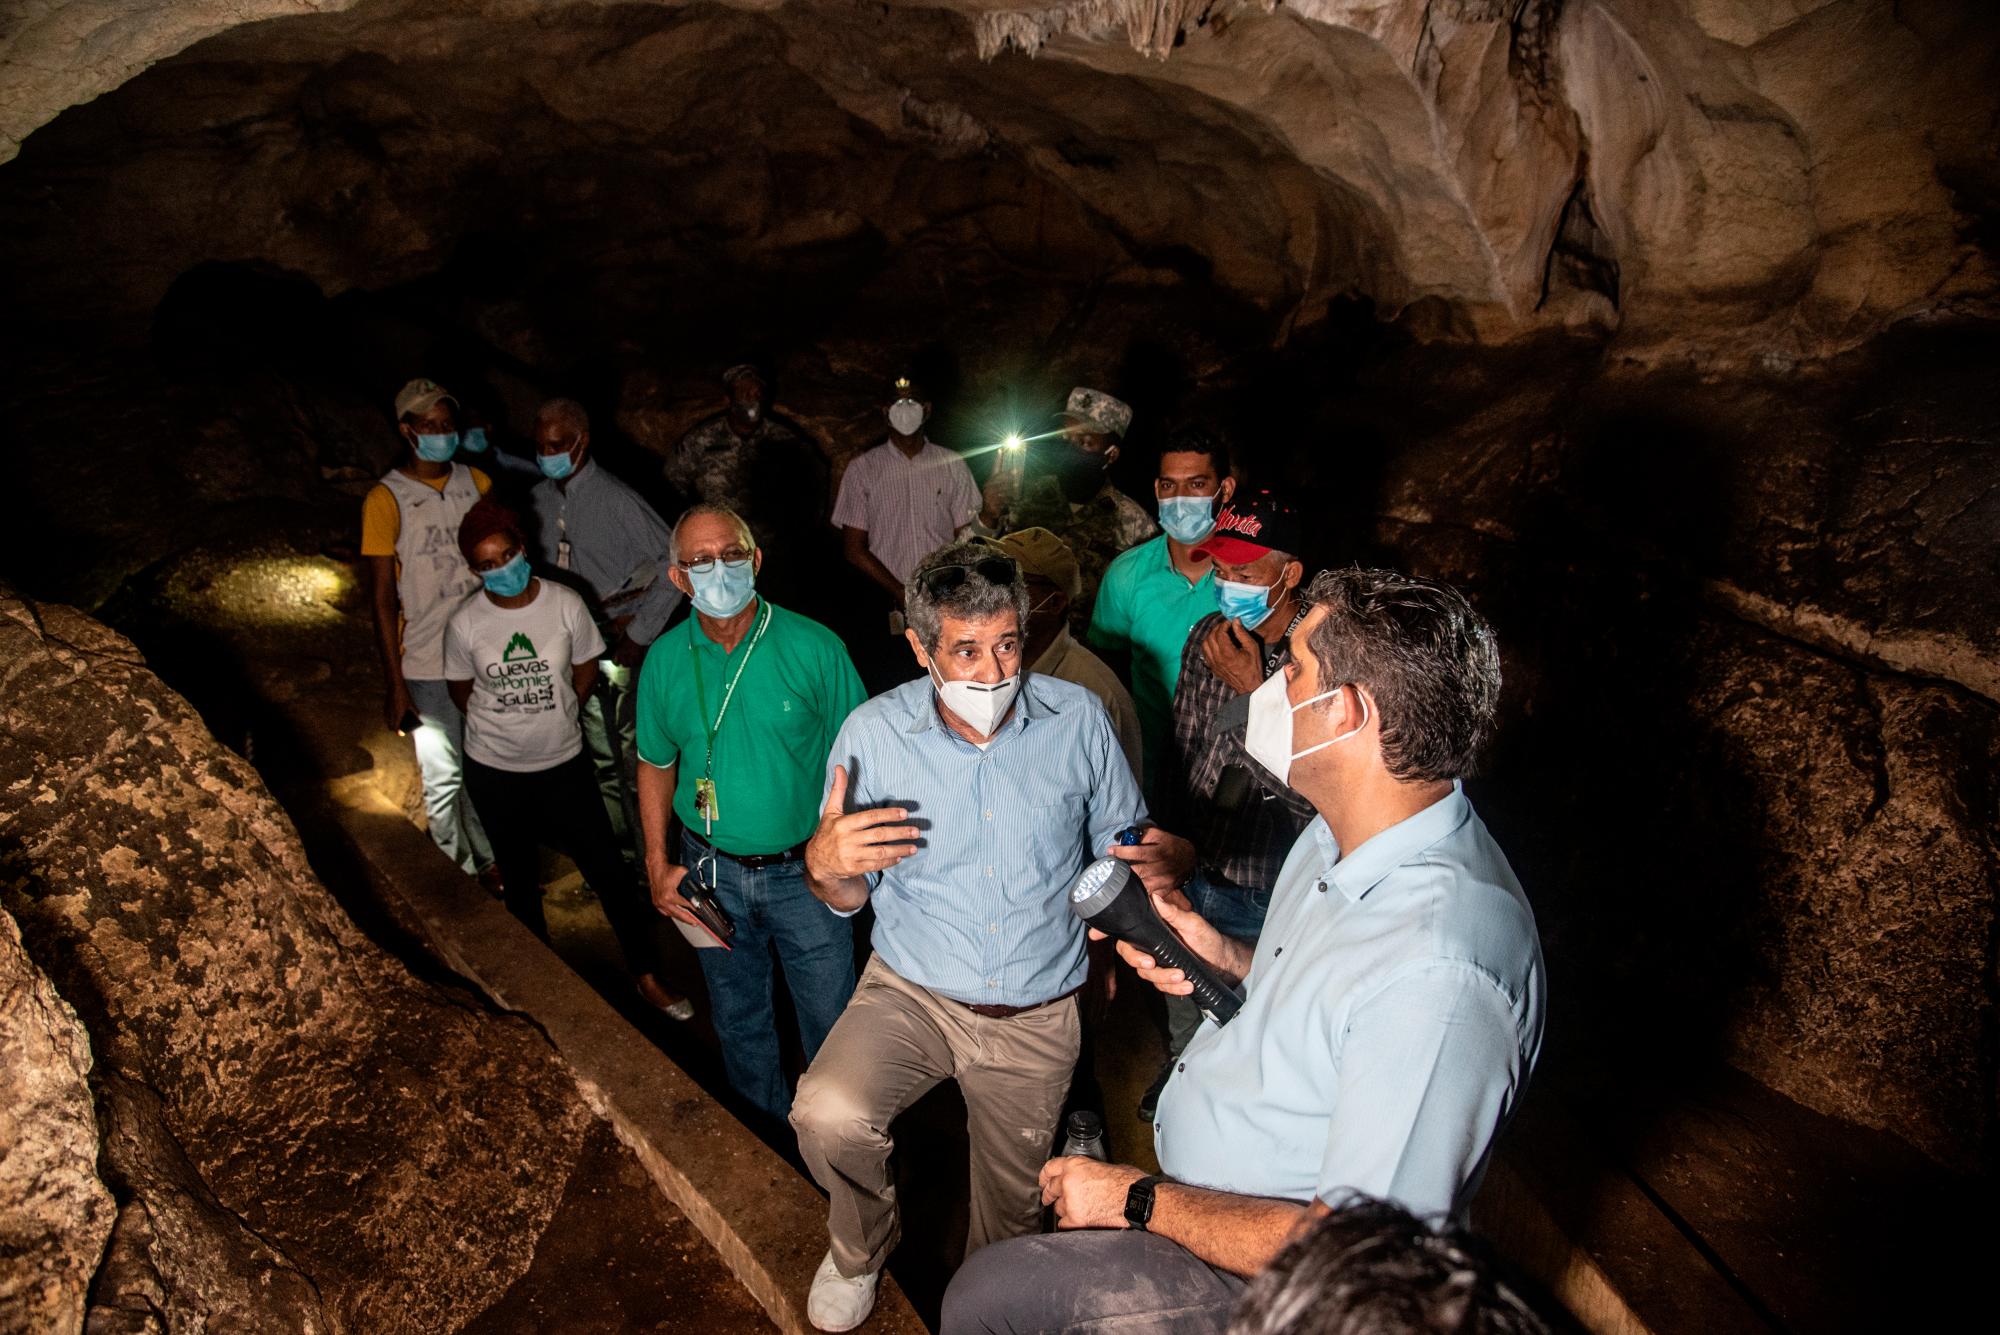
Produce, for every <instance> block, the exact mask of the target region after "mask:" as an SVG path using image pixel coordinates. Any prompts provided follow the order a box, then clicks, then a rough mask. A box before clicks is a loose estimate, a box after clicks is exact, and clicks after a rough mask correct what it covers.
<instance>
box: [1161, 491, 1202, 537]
mask: <svg viewBox="0 0 2000 1335" xmlns="http://www.w3.org/2000/svg"><path fill="white" fill-rule="evenodd" d="M1160 527H1161V528H1163V529H1165V530H1166V531H1167V536H1168V537H1170V538H1172V539H1173V540H1174V541H1175V542H1179V543H1192V542H1200V541H1201V540H1202V539H1203V538H1205V537H1207V536H1208V535H1209V534H1210V533H1212V532H1214V531H1215V497H1213V496H1169V497H1167V499H1165V500H1164V501H1161V502H1160Z"/></svg>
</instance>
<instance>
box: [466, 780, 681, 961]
mask: <svg viewBox="0 0 2000 1335" xmlns="http://www.w3.org/2000/svg"><path fill="white" fill-rule="evenodd" d="M465 791H466V792H467V793H469V794H470V795H471V797H472V808H473V810H474V811H477V812H478V813H479V819H480V823H481V824H483V825H485V826H486V827H487V829H488V831H489V833H488V835H487V838H488V839H489V840H490V841H491V842H492V844H493V861H494V862H495V863H497V864H498V865H499V868H500V879H501V880H502V881H504V882H505V883H506V886H507V911H508V912H509V913H512V914H513V915H514V916H515V917H516V918H519V919H520V920H521V921H522V922H523V923H524V924H526V925H527V928H528V930H529V931H531V932H533V933H534V934H535V935H536V936H538V937H540V938H541V939H542V940H544V941H546V940H548V939H549V926H548V921H547V919H546V918H544V917H543V916H542V877H541V859H540V856H539V853H540V849H541V846H542V845H543V844H547V845H548V846H549V847H550V848H553V849H555V850H556V851H557V852H559V853H563V854H565V855H566V856H568V858H569V859H570V861H572V862H574V863H575V864H576V869H577V870H578V871H580V872H582V873H583V879H584V881H585V883H587V884H588V885H589V886H590V888H591V890H592V891H594V892H595V893H596V895H597V900H598V902H599V903H600V904H602V905H603V906H604V916H605V917H606V918H608V919H610V920H611V930H612V931H613V932H614V933H616V934H617V937H618V948H619V949H620V950H622V951H623V952H624V953H625V966H626V967H627V968H628V969H630V970H631V971H632V973H633V974H634V976H638V975H642V974H649V973H652V972H653V970H654V969H655V968H656V967H657V966H658V965H659V962H660V948H659V939H658V936H657V933H658V932H659V930H660V926H661V924H662V923H663V922H664V921H665V919H663V918H661V917H660V915H659V914H658V913H657V912H655V911H654V909H653V903H652V900H651V898H650V897H649V896H646V895H643V894H641V893H640V892H639V887H638V886H637V885H636V884H634V883H633V879H632V874H631V873H630V872H629V871H627V870H626V868H625V859H624V857H623V856H622V855H621V854H620V852H619V849H618V837H617V836H616V835H615V834H613V833H612V832H611V819H610V817H608V816H607V815H605V813H604V803H603V801H602V800H601V799H600V797H599V794H598V791H597V775H596V772H595V771H594V770H593V769H592V768H591V763H590V756H589V753H587V752H579V753H578V754H577V755H574V756H571V757H570V758H569V759H568V760H565V761H563V762H562V764H560V765H555V766H551V767H550V768H548V769H543V770H533V771H530V772H527V773H516V772H514V771H513V770H504V769H494V768H493V767H492V766H490V765H482V764H480V763H479V762H478V761H476V760H474V759H473V758H472V757H471V756H467V757H466V758H465Z"/></svg>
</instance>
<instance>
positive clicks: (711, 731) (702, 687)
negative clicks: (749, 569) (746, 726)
mask: <svg viewBox="0 0 2000 1335" xmlns="http://www.w3.org/2000/svg"><path fill="white" fill-rule="evenodd" d="M770 624H771V604H770V603H769V602H768V601H766V602H765V604H764V615H763V616H761V617H759V618H757V629H756V630H754V631H752V632H751V633H750V643H749V644H748V645H746V646H745V647H744V650H743V657H742V658H740V659H738V660H737V662H736V671H735V672H734V673H733V674H731V676H730V678H729V684H728V685H727V686H725V687H723V688H722V706H721V707H720V708H719V709H717V710H716V711H715V722H713V723H710V722H709V721H708V683H707V682H705V681H703V680H702V671H701V652H700V651H699V650H698V649H696V648H695V647H694V633H695V630H696V629H697V628H698V625H699V623H697V625H696V626H689V627H688V657H689V658H690V659H691V660H693V662H694V703H695V708H696V709H698V710H700V711H701V726H702V730H703V731H704V732H706V733H707V734H708V759H707V761H706V762H705V763H704V764H703V766H702V773H703V774H705V775H708V776H710V777H713V776H714V774H715V734H716V733H718V732H720V731H721V730H722V718H723V715H725V714H727V713H728V712H729V702H730V700H732V699H733V698H735V695H736V683H737V682H739V681H742V680H743V669H744V668H746V667H748V666H750V655H752V654H754V653H756V652H757V642H758V641H759V640H761V639H763V638H764V628H765V627H766V626H768V625H770Z"/></svg>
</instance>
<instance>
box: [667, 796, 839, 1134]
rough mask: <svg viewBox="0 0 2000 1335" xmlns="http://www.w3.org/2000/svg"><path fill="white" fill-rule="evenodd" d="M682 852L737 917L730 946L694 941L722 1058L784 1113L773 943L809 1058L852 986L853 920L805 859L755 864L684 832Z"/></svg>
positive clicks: (744, 1087) (745, 1092)
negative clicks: (816, 886)
mask: <svg viewBox="0 0 2000 1335" xmlns="http://www.w3.org/2000/svg"><path fill="white" fill-rule="evenodd" d="M681 861H682V863H683V864H684V865H685V866H686V867H687V868H688V875H689V876H696V875H700V876H701V877H702V884H704V885H706V884H708V879H707V878H708V875H709V869H710V868H711V867H712V868H713V875H714V877H715V883H714V890H715V897H716V899H717V900H718V901H719V902H720V903H721V905H722V909H723V912H725V913H727V914H728V915H729V918H730V921H732V922H734V923H735V924H736V935H735V936H734V937H733V938H732V939H731V940H730V943H729V944H730V946H731V947H732V948H731V949H729V950H697V951H696V952H695V957H696V958H697V959H699V960H700V961H701V972H702V976H703V977H704V978H706V979H707V980H708V1003H709V1007H710V1009H711V1011H712V1012H713V1013H714V1016H715V1033H716V1037H717V1038H719V1039H720V1040H721V1041H722V1067H723V1070H724V1072H725V1073H726V1074H727V1075H728V1076H729V1084H730V1087H731V1088H733V1089H735V1090H736V1092H737V1093H739V1094H741V1095H742V1096H743V1097H744V1098H746V1099H748V1100H749V1101H750V1102H751V1103H753V1104H755V1105H756V1106H757V1107H758V1108H761V1109H762V1110H763V1111H765V1112H767V1113H769V1114H770V1115H771V1116H773V1117H775V1118H777V1119H778V1120H779V1121H781V1122H782V1121H784V1120H785V1119H786V1118H787V1117H789V1116H790V1115H791V1111H792V1083H791V1081H789V1080H787V1079H786V1078H785V1073H784V1071H783V1070H782V1069H781V1068H780V1066H779V1064H778V1026H777V1019H776V1016H775V1015H774V1014H773V1012H772V1005H771V950H772V947H774V946H775V947H776V948H777V952H778V960H779V962H780V963H781V964H782V965H783V966H784V970H785V986H786V988H787V989H789V990H790V992H791V994H792V1008H793V1009H794V1010H796V1011H797V1012H798V1017H799V1042H800V1044H801V1045H803V1046H804V1048H805V1057H806V1064H807V1065H811V1064H812V1059H813V1057H814V1056H815V1055H817V1054H818V1052H819V1045H820V1044H821V1043H823V1042H825V1041H826V1035H827V1031H828V1030H830V1029H832V1028H833V1022H834V1021H835V1020H838V1019H839V1018H840V1013H841V1011H842V1010H844V1009H846V1007H847V999H848V997H850V996H852V995H853V993H854V925H853V922H852V920H851V919H848V918H842V917H839V916H837V915H835V913H834V912H833V910H832V909H830V908H828V907H827V906H826V905H824V904H822V903H820V902H819V901H818V900H817V899H814V898H813V894H812V891H810V890H808V889H807V888H806V867H805V863H803V862H797V861H794V862H784V863H780V864H778V865H777V866H775V867H764V868H761V869H758V870H754V871H753V870H751V869H750V868H748V867H745V866H744V865H743V864H742V863H740V862H737V861H735V860H734V859H732V858H729V857H727V856H725V855H723V854H721V853H711V852H710V851H709V850H708V849H706V848H703V847H702V846H701V845H700V844H697V843H696V842H695V841H694V840H693V838H691V837H690V836H689V835H687V834H686V833H685V832H684V833H683V834H682V835H681Z"/></svg>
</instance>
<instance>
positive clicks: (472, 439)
mask: <svg viewBox="0 0 2000 1335" xmlns="http://www.w3.org/2000/svg"><path fill="white" fill-rule="evenodd" d="M458 448H460V449H461V450H464V451H465V452H466V453H467V454H484V453H486V428H485V427H483V426H469V427H467V428H465V434H464V435H463V436H462V437H460V438H459V442H458Z"/></svg>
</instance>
